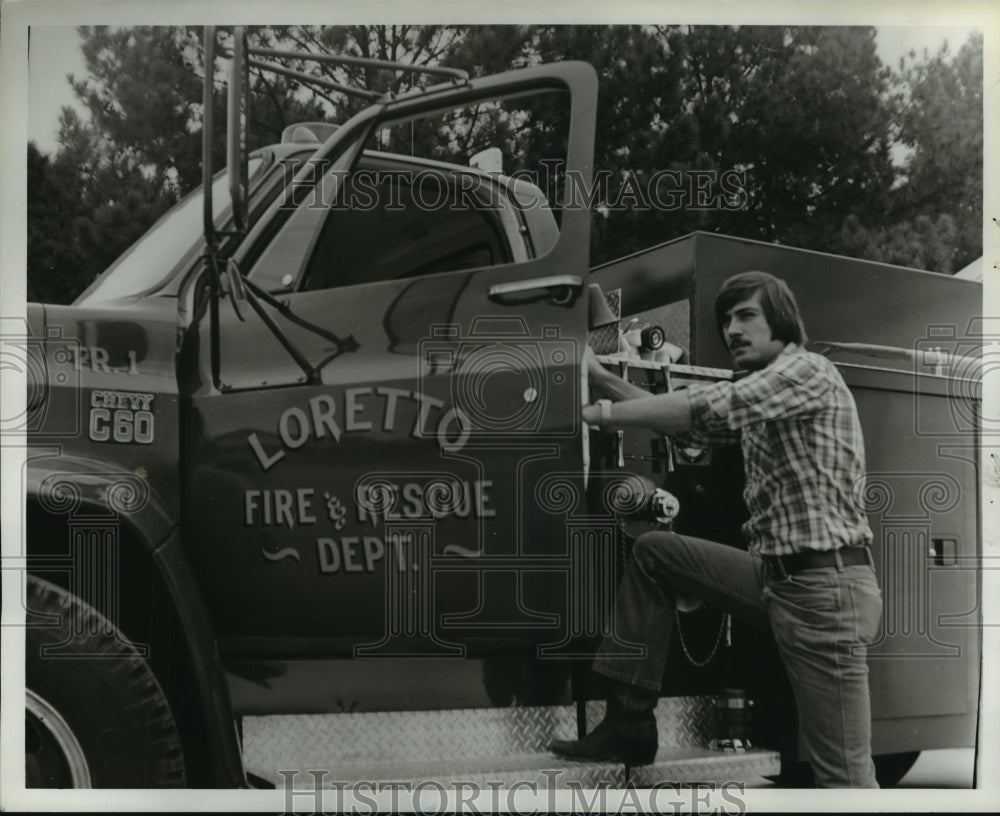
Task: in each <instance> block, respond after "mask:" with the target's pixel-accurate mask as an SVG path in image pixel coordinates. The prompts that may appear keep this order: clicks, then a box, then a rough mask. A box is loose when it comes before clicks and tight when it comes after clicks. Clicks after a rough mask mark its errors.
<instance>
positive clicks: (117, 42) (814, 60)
mask: <svg viewBox="0 0 1000 816" xmlns="http://www.w3.org/2000/svg"><path fill="white" fill-rule="evenodd" d="M79 31H80V36H81V48H82V51H83V55H84V57H85V60H86V63H87V68H88V76H87V77H86V78H85V79H73V80H72V87H73V89H74V91H75V93H76V95H77V97H78V99H79V100H80V102H81V103H82V104H83V106H84V107H85V108H86V109H87V111H88V112H89V114H90V116H89V121H87V122H83V121H81V120H80V118H79V117H77V116H76V115H75V113H74V112H73V111H72V110H69V109H67V110H65V111H64V114H63V119H62V127H61V131H60V144H61V148H60V150H59V152H58V153H56V154H55V155H54V156H52V157H46V156H42V155H40V154H39V153H38V151H37V150H36V149H35V148H34V146H29V152H28V161H29V190H28V194H29V207H28V227H29V243H28V250H29V293H30V295H31V297H33V298H38V299H43V300H55V301H66V300H69V299H72V297H74V296H75V295H76V294H77V293H79V292H80V291H82V289H83V288H84V287H85V286H86V285H88V284H89V282H90V281H91V280H92V279H93V277H94V276H95V275H96V274H98V273H99V272H100V271H101V270H102V269H103V268H105V267H106V266H107V265H108V264H109V263H110V262H111V261H112V260H113V259H114V258H115V257H117V256H118V255H119V254H120V253H121V252H122V251H123V250H124V249H125V248H126V247H127V246H128V245H129V244H130V243H131V242H132V241H134V240H135V238H136V237H138V235H140V234H141V233H142V232H143V231H144V230H145V229H146V228H147V227H148V226H149V225H150V224H151V223H152V222H153V221H154V220H155V218H156V217H157V216H158V215H160V214H161V213H162V212H163V211H164V210H165V209H166V208H167V207H168V206H170V205H171V204H172V203H173V202H174V201H176V200H177V198H178V197H179V196H180V195H183V194H184V193H186V192H188V191H189V190H190V189H192V188H193V187H195V186H197V185H198V184H199V183H200V181H201V167H200V163H201V118H202V112H201V97H202V90H201V86H202V76H203V73H204V70H205V66H204V64H203V60H202V48H201V37H202V34H201V31H200V30H199V29H196V28H168V27H140V28H114V29H112V28H96V27H84V28H81V29H80V30H79ZM218 36H219V45H220V49H224V48H225V47H226V46H227V45H229V44H230V43H231V33H230V32H228V31H226V30H220V32H219V35H218ZM249 38H250V41H251V43H252V44H254V45H258V46H262V47H266V48H275V49H292V48H294V49H304V50H309V51H312V52H326V53H336V54H342V55H350V56H360V57H375V58H379V59H387V60H393V61H401V62H409V63H413V64H417V65H438V64H446V65H450V66H454V67H459V68H465V69H466V70H468V71H469V72H470V73H471V74H472V75H481V74H490V73H495V72H497V71H501V70H507V69H509V68H517V67H523V66H526V65H531V64H535V63H538V62H542V61H554V60H564V59H578V60H584V61H587V62H590V63H591V64H592V65H594V66H595V68H596V69H597V71H598V74H599V77H600V98H599V104H598V110H597V132H596V153H595V170H596V171H598V172H599V173H601V172H603V173H604V175H603V176H602V182H603V185H604V186H602V187H601V188H600V189H599V193H600V195H599V200H598V201H597V202H596V203H595V209H594V222H593V230H592V234H593V246H592V259H593V261H594V262H595V263H599V262H602V261H605V260H609V259H611V258H614V257H618V256H620V255H624V254H627V253H630V252H634V251H636V250H640V249H642V248H644V247H647V246H650V245H653V244H656V243H660V242H662V241H666V240H670V239H672V238H674V237H677V236H679V235H683V234H685V233H688V232H690V231H692V230H696V229H702V230H710V231H717V232H722V233H726V234H731V235H738V236H744V237H749V238H755V239H759V240H765V241H775V242H779V243H784V244H790V245H795V246H801V247H807V248H810V249H817V250H823V251H828V252H836V253H842V254H847V255H855V256H861V257H866V258H870V259H873V260H883V261H889V262H893V263H901V264H906V265H911V266H918V267H922V268H928V269H933V270H937V271H941V272H951V271H954V270H955V269H957V268H959V267H961V266H963V265H964V264H966V263H968V262H969V261H971V260H973V259H975V258H976V257H978V256H979V255H980V254H981V252H982V246H981V234H980V229H981V222H982V152H983V144H982V116H983V112H982V89H983V64H982V48H983V42H982V37H981V36H978V37H973V38H971V39H970V40H969V41H968V42H967V43H965V44H964V45H963V46H962V47H961V49H960V51H959V52H958V53H957V55H955V56H954V57H952V56H951V55H949V54H948V53H947V52H945V51H942V52H941V53H938V54H935V55H933V56H926V55H925V56H924V57H923V58H918V57H917V56H916V55H913V56H912V57H911V58H910V60H909V61H908V62H907V63H905V64H903V65H902V66H900V69H899V71H898V72H894V71H893V70H891V69H890V68H889V67H887V66H884V65H882V64H881V62H880V61H879V59H878V57H877V55H876V51H875V31H874V29H872V28H869V27H780V26H767V27H764V26H742V27H734V26H667V27H654V26H555V25H536V26H474V27H470V26H409V25H396V26H331V27H322V28H320V27H278V26H273V27H259V28H255V29H252V30H251V31H250V33H249ZM263 59H265V60H269V61H272V62H273V61H275V60H274V59H271V58H266V57H265V58H263ZM223 64H224V59H223V56H222V55H217V63H216V65H215V66H213V71H214V76H215V85H216V101H215V107H216V109H217V117H219V118H220V120H221V118H222V112H223V110H224V105H223V93H224V91H223V85H224V81H225V80H224V77H223V74H222V69H223ZM283 64H286V63H284V62H283ZM287 67H291V68H293V69H294V70H298V71H300V72H303V73H312V74H314V75H316V76H321V77H323V78H325V79H327V80H332V81H335V82H338V83H343V84H351V85H361V86H363V87H367V88H371V89H373V90H376V91H379V92H392V93H399V92H402V91H405V90H407V89H408V88H409V87H411V86H413V85H414V84H417V85H422V86H426V85H429V84H434V83H436V82H439V81H440V80H439V79H435V78H432V77H427V76H418V77H413V76H412V75H410V74H404V73H400V72H396V71H392V70H386V69H384V68H371V67H360V66H342V65H332V64H328V63H323V64H318V65H317V64H314V63H306V62H298V63H297V64H296V63H292V64H289V65H287ZM250 97H251V101H250V118H249V143H250V145H251V147H258V146H262V145H266V144H270V143H273V142H276V141H278V139H279V138H280V135H281V132H282V130H283V129H284V128H285V127H286V126H287V125H289V124H292V123H295V122H300V121H307V120H317V119H325V120H327V121H335V122H343V121H346V119H348V118H349V117H350V116H351V115H353V114H354V113H356V112H357V111H359V110H360V109H362V108H363V107H364V106H365V105H366V104H368V103H367V102H366V101H365V100H363V99H358V98H356V97H353V96H346V95H344V94H342V93H339V92H337V91H333V90H329V89H325V88H321V87H318V86H311V87H310V86H302V85H300V83H298V82H297V81H296V80H294V79H289V78H284V77H274V76H273V75H268V74H266V73H264V72H262V71H260V70H259V69H257V68H253V69H251V92H250ZM480 114H481V118H479V119H477V120H476V124H475V126H474V127H470V126H468V125H467V124H465V125H461V126H460V125H457V124H455V125H451V126H444V125H438V126H435V128H431V129H428V130H427V132H426V133H423V134H420V133H418V132H416V131H413V132H412V133H410V134H409V136H410V138H411V139H419V140H420V141H421V146H422V150H423V154H424V155H438V154H440V156H441V157H442V158H451V159H453V160H454V157H455V155H456V152H455V151H456V149H457V151H458V153H459V154H462V156H463V158H467V157H468V155H471V154H472V153H474V152H475V151H476V150H478V149H481V148H482V147H484V146H487V144H493V145H497V146H500V147H501V148H502V149H503V150H504V151H505V154H506V155H507V156H509V157H513V158H515V159H516V161H515V162H514V164H515V165H518V166H530V165H532V164H536V163H537V162H539V161H540V160H542V159H546V158H551V157H555V156H561V155H562V154H563V151H564V145H563V144H562V136H561V135H559V134H561V133H562V131H563V130H564V125H565V122H563V121H561V120H560V117H561V116H563V115H564V114H562V113H560V112H559V111H558V109H557V108H555V107H554V106H553V107H547V106H544V105H535V106H534V107H532V106H531V105H530V104H528V103H526V107H525V109H524V110H523V111H520V112H519V113H518V115H516V116H512V115H510V114H509V113H507V114H503V113H501V112H499V110H497V111H495V112H491V111H489V110H484V111H480ZM449 127H450V128H451V129H450V130H449ZM461 128H465V129H464V130H462V129H461ZM221 131H222V128H221V127H220V128H219V132H218V133H217V134H216V140H215V146H214V151H213V152H214V159H213V161H214V163H215V164H216V166H222V163H223V161H224V159H223V152H224V151H223V143H222V138H223V133H222V132H221ZM446 144H450V145H451V151H452V152H450V153H448V152H447V151H445V150H444V148H443V145H446ZM456 145H457V148H456ZM435 151H437V152H435ZM664 171H666V172H667V173H668V174H669V175H664ZM726 173H729V174H730V177H729V186H728V187H727V188H724V187H723V186H722V184H721V183H720V179H721V178H722V176H723V174H726ZM734 173H735V174H739V175H737V176H733V175H732V174H734ZM733 178H736V179H737V180H738V181H739V183H738V184H736V186H735V188H734V186H733ZM657 179H659V181H660V184H659V186H658V187H655V188H653V187H651V185H652V183H653V182H654V181H656V180H657ZM651 192H656V193H657V194H658V195H659V201H656V200H652V199H651V198H650V195H651ZM702 199H704V200H702ZM706 202H707V206H701V205H705V204H706Z"/></svg>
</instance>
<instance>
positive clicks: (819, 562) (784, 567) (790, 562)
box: [761, 547, 875, 576]
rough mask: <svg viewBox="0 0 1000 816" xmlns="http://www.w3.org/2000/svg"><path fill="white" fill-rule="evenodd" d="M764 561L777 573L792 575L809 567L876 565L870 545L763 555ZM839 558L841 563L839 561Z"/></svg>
mask: <svg viewBox="0 0 1000 816" xmlns="http://www.w3.org/2000/svg"><path fill="white" fill-rule="evenodd" d="M761 558H762V559H763V560H764V563H765V564H767V566H768V567H769V568H770V569H771V571H772V572H774V573H775V574H777V575H782V576H784V575H792V574H794V573H796V572H802V570H808V569H820V568H821V567H836V566H838V565H839V564H843V565H844V566H845V567H849V566H854V565H856V564H869V565H871V566H875V564H874V561H873V560H872V555H871V551H870V550H869V549H868V547H841V548H840V549H839V550H812V551H810V552H800V553H794V554H792V555H763V556H761ZM838 559H839V563H838Z"/></svg>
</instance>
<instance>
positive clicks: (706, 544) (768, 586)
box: [594, 532, 882, 788]
mask: <svg viewBox="0 0 1000 816" xmlns="http://www.w3.org/2000/svg"><path fill="white" fill-rule="evenodd" d="M677 594H680V595H688V596H694V597H698V598H703V599H704V600H705V601H707V602H708V603H710V604H712V606H714V607H715V608H717V609H719V610H721V611H725V612H729V613H731V614H733V615H734V616H736V617H739V618H740V619H742V620H744V621H746V622H748V623H750V624H753V625H756V626H759V627H761V628H769V629H770V630H771V631H772V632H773V633H774V638H775V640H776V641H777V644H778V651H779V653H780V655H781V658H782V662H783V663H784V666H785V670H786V672H787V673H788V678H789V680H790V682H791V685H792V689H793V691H794V693H795V703H796V707H797V709H798V714H799V724H800V732H801V734H802V737H803V740H804V743H805V744H804V748H805V751H806V754H807V756H808V757H809V762H810V764H811V765H812V768H813V773H814V775H815V777H816V784H817V785H819V786H820V787H851V788H876V787H878V783H877V782H876V781H875V767H874V765H873V764H872V758H871V698H870V694H869V688H868V665H867V662H866V656H867V646H868V644H870V643H871V642H872V641H874V639H875V636H876V635H877V633H878V626H879V620H880V619H881V615H882V595H881V592H880V591H879V588H878V584H877V582H876V579H875V571H874V569H872V567H871V566H869V565H867V564H861V565H856V566H853V565H852V566H844V567H823V568H819V569H810V570H803V571H801V572H798V573H795V574H793V575H790V576H787V577H786V576H780V575H773V574H771V571H770V570H769V569H768V568H767V567H765V565H764V563H763V562H762V560H761V559H760V558H757V557H755V556H753V555H751V554H750V553H748V552H745V551H743V550H739V549H736V548H734V547H728V546H725V545H723V544H717V543H715V542H712V541H703V540H701V539H697V538H689V537H687V536H681V535H677V534H674V533H660V532H655V533H647V534H646V535H643V536H642V537H641V538H639V539H638V540H637V541H636V543H635V547H634V548H633V550H632V556H631V558H630V559H629V562H628V565H627V566H626V569H625V575H624V577H623V578H622V581H621V585H620V586H619V588H618V595H617V598H616V601H615V616H616V618H615V625H614V629H613V631H614V632H615V637H609V638H607V639H605V641H604V642H603V643H602V644H601V649H600V652H599V654H598V657H597V659H596V660H595V661H594V671H596V672H599V673H600V674H603V675H605V676H607V677H611V678H613V679H616V680H620V681H622V682H624V683H628V684H631V685H635V686H640V687H643V688H646V689H651V690H656V691H659V688H660V684H661V680H662V677H663V668H664V663H665V661H666V657H667V648H668V646H669V644H670V637H671V634H672V632H673V628H674V610H675V609H676V595H677ZM627 644H640V645H641V646H642V647H644V648H643V650H642V652H643V653H642V656H640V657H636V656H634V646H629V645H627Z"/></svg>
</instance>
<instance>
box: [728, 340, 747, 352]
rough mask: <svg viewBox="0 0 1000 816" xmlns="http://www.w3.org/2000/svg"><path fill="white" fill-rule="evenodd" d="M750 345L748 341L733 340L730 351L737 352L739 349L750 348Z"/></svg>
mask: <svg viewBox="0 0 1000 816" xmlns="http://www.w3.org/2000/svg"><path fill="white" fill-rule="evenodd" d="M749 345H750V343H749V342H748V341H747V340H733V341H732V342H731V343H730V344H729V350H730V351H736V349H738V348H744V347H746V346H749Z"/></svg>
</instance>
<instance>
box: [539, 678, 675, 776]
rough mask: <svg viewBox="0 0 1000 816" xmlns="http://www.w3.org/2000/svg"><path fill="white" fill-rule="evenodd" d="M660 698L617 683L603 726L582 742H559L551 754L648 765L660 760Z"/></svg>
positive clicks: (637, 687) (641, 689)
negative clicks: (658, 727) (658, 711)
mask: <svg viewBox="0 0 1000 816" xmlns="http://www.w3.org/2000/svg"><path fill="white" fill-rule="evenodd" d="M657 699H658V696H657V694H656V692H653V691H648V690H647V689H643V688H640V687H639V686H631V685H626V684H625V683H617V684H616V685H615V689H614V691H613V692H612V694H611V696H610V697H609V698H608V711H607V714H606V715H605V716H604V719H603V720H602V721H601V722H600V724H599V725H598V726H597V727H596V728H595V729H594V730H593V731H591V732H590V733H589V734H587V736H585V737H584V738H583V739H579V740H555V741H554V742H553V743H552V745H551V746H550V749H551V751H552V752H553V753H554V754H557V755H558V756H562V757H566V758H567V759H576V760H589V761H591V762H624V763H625V764H626V765H648V764H649V763H650V762H652V761H653V759H654V758H655V757H656V749H657V747H658V743H657V736H656V718H655V717H654V716H653V709H654V708H656V701H657Z"/></svg>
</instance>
